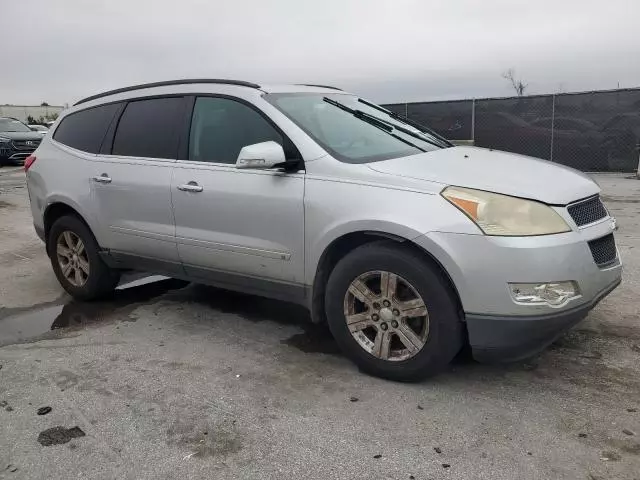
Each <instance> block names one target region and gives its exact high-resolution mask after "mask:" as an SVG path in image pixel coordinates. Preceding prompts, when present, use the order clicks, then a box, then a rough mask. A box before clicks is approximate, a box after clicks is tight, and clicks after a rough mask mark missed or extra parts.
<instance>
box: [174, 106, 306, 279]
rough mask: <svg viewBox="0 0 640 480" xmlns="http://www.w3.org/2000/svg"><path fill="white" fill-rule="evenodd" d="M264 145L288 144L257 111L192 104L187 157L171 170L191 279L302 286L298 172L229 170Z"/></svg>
mask: <svg viewBox="0 0 640 480" xmlns="http://www.w3.org/2000/svg"><path fill="white" fill-rule="evenodd" d="M268 140H273V141H276V142H278V143H279V144H281V145H283V144H286V142H288V139H286V138H284V135H283V134H282V133H281V132H280V131H279V130H278V129H277V128H276V127H275V126H274V125H273V124H271V123H270V122H269V121H268V120H267V119H266V118H265V117H264V116H263V115H262V114H261V113H259V112H258V111H257V110H256V109H255V107H253V106H250V105H247V104H246V103H244V102H241V101H238V100H234V99H230V98H222V97H198V98H197V99H195V103H194V107H193V115H192V121H191V130H190V137H189V151H188V156H187V159H186V160H179V161H178V162H177V163H176V165H175V169H174V175H173V181H172V188H171V195H172V199H173V208H174V213H175V221H176V240H177V243H178V253H179V255H180V259H181V260H182V262H183V264H184V268H185V270H186V271H187V273H188V274H189V275H191V276H194V277H203V278H204V277H207V276H212V277H215V278H218V279H219V278H221V277H220V275H222V276H223V277H224V278H226V280H228V282H229V283H231V284H233V283H236V284H238V282H247V284H250V283H251V282H252V281H254V282H255V281H257V282H259V281H261V280H268V281H271V282H273V281H275V282H276V283H280V284H284V285H289V286H292V287H294V288H295V287H296V286H301V285H302V283H303V279H304V209H303V197H304V173H303V172H298V173H284V172H281V171H275V170H273V171H270V170H264V171H259V170H238V169H236V168H235V161H236V159H237V157H238V153H239V152H240V149H241V148H242V147H244V146H246V145H251V144H254V143H260V142H264V141H268ZM285 150H287V149H285Z"/></svg>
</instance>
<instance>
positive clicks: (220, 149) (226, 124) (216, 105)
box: [189, 97, 283, 163]
mask: <svg viewBox="0 0 640 480" xmlns="http://www.w3.org/2000/svg"><path fill="white" fill-rule="evenodd" d="M269 140H273V141H274V142H276V143H279V144H280V145H283V138H282V135H280V133H278V131H277V130H276V129H275V128H274V127H273V126H272V125H271V124H270V123H269V122H267V120H265V119H264V117H263V116H262V115H260V114H259V113H258V112H257V111H255V110H254V109H253V108H251V107H249V106H247V105H245V104H243V103H240V102H237V101H235V100H229V99H228V98H215V97H213V98H212V97H200V98H198V99H197V100H196V104H195V106H194V108H193V117H192V120H191V134H190V136H189V160H195V161H199V162H216V163H236V160H237V159H238V154H239V153H240V150H241V149H242V147H246V146H247V145H253V144H254V143H261V142H267V141H269Z"/></svg>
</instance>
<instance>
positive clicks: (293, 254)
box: [25, 79, 622, 380]
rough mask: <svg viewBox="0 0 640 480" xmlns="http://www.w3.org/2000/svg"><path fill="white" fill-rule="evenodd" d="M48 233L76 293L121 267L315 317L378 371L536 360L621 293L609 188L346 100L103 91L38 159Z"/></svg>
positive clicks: (42, 220) (35, 179) (36, 192)
mask: <svg viewBox="0 0 640 480" xmlns="http://www.w3.org/2000/svg"><path fill="white" fill-rule="evenodd" d="M25 168H26V170H27V184H28V189H29V195H30V199H31V210H32V214H33V219H34V224H35V228H36V231H37V232H38V234H39V235H40V237H41V238H42V239H43V240H44V241H45V242H46V248H47V252H48V254H49V256H50V257H51V263H52V266H53V269H54V271H55V274H56V276H57V278H58V279H59V281H60V283H61V284H62V286H63V287H64V288H65V289H66V290H67V291H68V292H69V293H70V294H71V295H73V296H74V297H76V298H79V299H87V300H89V299H94V298H97V297H100V296H103V295H105V294H108V293H109V292H111V291H112V290H113V289H114V287H115V286H116V284H117V282H118V279H119V271H120V270H121V269H137V270H143V271H149V272H155V273H161V274H165V275H168V276H173V277H179V278H183V279H188V280H193V281H196V282H202V283H209V284H212V285H217V286H221V287H224V288H228V289H235V290H240V291H244V292H250V293H255V294H259V295H264V296H269V297H274V298H279V299H284V300H288V301H293V302H298V303H300V304H303V305H306V306H307V307H308V308H309V309H310V310H311V312H312V318H313V320H314V321H316V322H322V321H327V322H328V323H329V327H330V329H331V331H332V333H333V335H334V337H335V339H336V341H337V342H338V344H339V345H340V347H341V348H342V350H343V351H344V352H345V354H347V355H348V356H349V357H350V358H351V359H353V361H354V362H356V363H357V364H358V365H359V366H360V367H361V368H363V369H364V370H366V371H368V372H371V373H373V374H375V375H379V376H382V377H386V378H390V379H396V380H415V379H419V378H423V377H425V376H428V375H431V374H434V373H436V372H438V371H439V370H440V369H441V368H442V367H443V366H445V365H446V364H447V363H448V362H449V361H450V360H451V359H452V358H453V357H454V356H455V355H456V353H457V352H458V351H459V350H460V348H461V346H462V345H463V343H464V342H465V341H467V338H468V341H469V343H470V345H471V348H472V351H473V354H474V355H475V356H476V357H477V358H479V359H486V360H514V359H519V358H523V357H526V356H529V355H531V354H533V353H535V352H537V351H539V350H540V349H542V348H543V347H544V346H546V345H547V344H549V343H550V342H552V341H553V340H554V339H555V338H556V337H557V336H558V335H559V334H560V333H561V332H563V331H564V330H566V329H567V328H569V327H570V326H571V325H573V324H575V323H576V322H578V321H580V320H581V319H582V318H584V316H585V315H586V314H587V312H588V311H589V310H590V309H592V308H593V307H594V306H595V305H596V303H597V302H598V301H599V300H600V299H602V298H603V297H604V296H605V295H607V294H608V293H609V292H610V291H611V290H613V289H614V288H615V287H616V286H617V285H618V284H619V282H620V279H621V271H622V265H621V262H620V258H619V256H618V252H617V249H616V245H615V241H614V236H613V227H614V222H613V219H612V218H611V217H610V216H609V214H608V212H607V210H606V209H605V207H604V206H603V204H602V202H601V200H600V197H599V188H598V186H597V185H596V184H595V183H594V182H593V181H592V180H590V179H589V178H588V177H587V176H586V175H583V174H581V173H579V172H576V171H574V170H571V169H568V168H564V167H561V166H558V165H554V164H551V163H549V162H546V161H543V160H537V159H534V158H528V157H524V156H519V155H513V154H508V153H503V152H498V151H490V150H484V149H480V148H471V147H454V146H452V145H451V144H450V143H449V142H448V141H446V140H445V139H443V138H441V137H439V136H438V135H436V134H434V133H433V132H431V131H429V130H428V129H426V128H424V127H422V126H420V125H418V124H416V123H414V122H413V121H411V120H408V119H405V118H402V117H400V116H398V115H396V114H393V113H391V112H389V111H388V110H385V109H384V108H382V107H379V106H377V105H375V104H372V103H370V102H367V101H366V100H363V99H361V98H359V97H357V96H355V95H352V94H349V93H346V92H343V91H340V90H338V89H334V88H330V87H321V86H303V85H293V86H264V85H256V84H252V83H248V82H241V81H230V80H208V79H200V80H179V81H169V82H159V83H155V84H146V85H140V86H135V87H129V88H123V89H119V90H115V91H111V92H107V93H104V94H100V95H95V96H93V97H89V98H87V99H84V100H82V101H80V102H78V103H77V104H76V105H75V106H74V107H73V108H70V109H68V110H67V111H65V112H64V113H63V114H62V115H61V117H60V119H59V120H58V121H57V122H56V124H55V125H54V126H53V128H52V135H51V134H49V135H47V136H46V137H45V138H44V140H43V141H42V144H41V145H40V146H39V148H38V149H37V151H36V152H35V154H34V155H33V156H31V157H29V158H28V159H27V161H26V164H25Z"/></svg>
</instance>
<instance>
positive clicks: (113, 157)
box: [90, 97, 185, 270]
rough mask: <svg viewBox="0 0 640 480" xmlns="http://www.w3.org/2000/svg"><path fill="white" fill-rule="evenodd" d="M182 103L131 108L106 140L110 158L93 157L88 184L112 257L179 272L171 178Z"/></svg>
mask: <svg viewBox="0 0 640 480" xmlns="http://www.w3.org/2000/svg"><path fill="white" fill-rule="evenodd" d="M184 101H185V100H184V98H182V97H169V98H153V99H145V100H137V101H132V102H129V103H128V104H127V105H126V107H125V108H124V111H123V113H122V116H121V117H120V119H119V122H118V123H117V128H116V129H115V134H114V135H113V138H112V139H109V141H112V144H113V146H112V148H108V149H107V152H110V154H103V155H98V156H97V157H96V159H95V160H94V162H93V164H92V169H93V171H92V172H91V178H90V182H91V184H92V193H93V195H94V197H95V198H94V204H95V205H96V207H97V209H98V213H97V217H98V218H99V219H100V222H101V224H102V225H101V229H102V231H103V233H104V238H105V240H104V242H103V243H104V245H103V246H104V247H106V248H109V249H110V250H112V251H114V252H116V253H122V254H128V255H133V256H135V257H141V258H147V259H154V260H162V261H164V262H167V263H169V264H173V265H174V266H176V267H177V268H176V269H177V270H181V266H180V261H179V258H178V251H177V246H176V241H175V225H174V222H173V210H172V207H171V175H172V170H173V165H174V164H175V161H176V158H177V152H178V136H179V131H178V126H179V125H180V124H181V121H182V118H183V117H182V115H183V111H184V110H183V106H184ZM108 135H109V134H108Z"/></svg>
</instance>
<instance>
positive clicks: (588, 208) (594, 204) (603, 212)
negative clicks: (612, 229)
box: [567, 195, 608, 227]
mask: <svg viewBox="0 0 640 480" xmlns="http://www.w3.org/2000/svg"><path fill="white" fill-rule="evenodd" d="M567 210H568V211H569V215H571V218H573V221H574V222H576V225H578V226H579V227H581V226H582V225H588V224H590V223H593V222H597V221H598V220H600V219H602V218H605V217H606V216H607V215H608V214H607V209H606V208H604V205H603V204H602V200H600V197H599V196H598V195H596V196H595V197H591V198H587V199H586V200H583V201H581V202H578V203H574V204H572V205H569V206H568V207H567Z"/></svg>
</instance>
